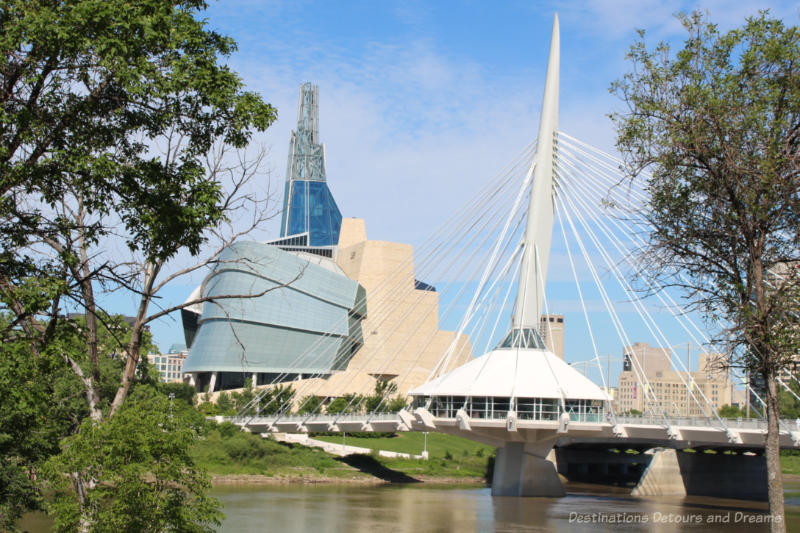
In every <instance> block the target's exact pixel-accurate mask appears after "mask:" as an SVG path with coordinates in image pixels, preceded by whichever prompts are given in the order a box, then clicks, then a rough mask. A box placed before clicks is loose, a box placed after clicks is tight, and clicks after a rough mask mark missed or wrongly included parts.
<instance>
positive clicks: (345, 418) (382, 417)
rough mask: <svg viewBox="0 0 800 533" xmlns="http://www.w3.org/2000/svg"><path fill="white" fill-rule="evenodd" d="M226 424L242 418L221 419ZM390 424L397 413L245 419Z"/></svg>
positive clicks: (250, 419) (256, 421)
mask: <svg viewBox="0 0 800 533" xmlns="http://www.w3.org/2000/svg"><path fill="white" fill-rule="evenodd" d="M223 420H225V421H228V422H233V423H237V422H243V421H245V420H243V419H242V418H239V417H235V416H227V417H223ZM368 420H369V421H370V422H384V421H386V422H391V421H394V420H399V417H398V415H397V413H376V414H352V413H348V414H315V415H283V416H281V415H279V414H274V415H258V416H250V417H247V418H246V421H247V423H248V424H271V423H274V422H276V421H277V422H287V423H298V424H299V423H303V422H335V421H338V422H367V421H368Z"/></svg>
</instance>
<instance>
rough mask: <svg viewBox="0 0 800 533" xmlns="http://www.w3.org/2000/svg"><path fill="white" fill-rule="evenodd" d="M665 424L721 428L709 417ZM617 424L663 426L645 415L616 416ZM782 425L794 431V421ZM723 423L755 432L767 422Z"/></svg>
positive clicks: (675, 419) (660, 419)
mask: <svg viewBox="0 0 800 533" xmlns="http://www.w3.org/2000/svg"><path fill="white" fill-rule="evenodd" d="M666 421H667V423H668V424H669V425H670V426H683V427H706V428H707V427H719V428H721V427H722V426H721V424H720V423H719V420H717V419H716V418H711V417H673V418H667V419H666ZM616 422H617V424H642V425H648V426H650V425H655V426H663V425H664V423H665V422H664V418H663V417H661V416H647V415H617V416H616ZM781 422H782V425H783V426H785V427H788V428H791V429H792V430H794V429H795V425H796V423H795V421H793V420H786V419H785V420H782V421H781ZM725 423H726V424H727V427H728V428H731V429H757V430H765V431H766V429H767V422H766V421H764V420H760V419H750V420H746V419H741V418H740V419H732V420H726V421H725Z"/></svg>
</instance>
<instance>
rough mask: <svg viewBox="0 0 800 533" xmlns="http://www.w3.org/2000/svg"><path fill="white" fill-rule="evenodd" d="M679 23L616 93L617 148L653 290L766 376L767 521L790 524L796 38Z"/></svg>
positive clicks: (639, 60)
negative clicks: (620, 104) (693, 314)
mask: <svg viewBox="0 0 800 533" xmlns="http://www.w3.org/2000/svg"><path fill="white" fill-rule="evenodd" d="M680 19H681V22H682V23H683V25H684V27H685V28H686V31H687V34H688V35H687V40H686V41H685V42H684V46H683V48H681V49H680V50H678V51H677V53H674V54H673V53H672V51H671V50H670V47H669V46H668V45H667V44H665V43H661V44H659V45H658V46H656V47H655V49H653V50H649V49H648V48H647V46H646V44H645V41H644V32H641V33H640V39H639V42H637V43H635V44H634V45H633V46H632V47H631V49H630V53H629V55H628V57H629V59H630V60H631V62H632V63H633V65H632V69H631V71H630V72H629V73H628V74H626V75H625V76H624V77H623V78H622V79H621V80H619V81H617V82H615V83H614V85H612V92H615V93H616V94H618V95H619V96H620V97H621V98H622V99H623V100H624V101H625V103H626V104H627V107H628V109H627V110H626V111H625V112H623V113H615V114H613V115H612V119H613V120H614V122H615V124H616V127H617V129H618V139H617V147H618V148H619V150H620V152H621V153H622V154H623V157H624V158H625V167H626V171H627V173H628V174H629V176H630V177H631V178H632V179H639V180H641V181H642V184H643V186H644V187H645V188H646V193H647V197H648V205H647V206H646V210H644V211H643V214H644V216H645V217H646V219H647V220H648V222H649V223H650V225H651V226H652V231H651V233H650V236H649V242H648V246H647V247H646V248H645V251H644V255H645V257H644V258H643V261H641V264H642V265H644V266H646V267H647V268H646V270H647V271H648V273H649V274H650V275H654V276H656V278H657V279H656V280H655V283H653V280H648V281H647V286H649V287H652V286H661V287H670V286H672V287H679V288H681V289H682V290H685V291H686V292H687V293H688V301H689V303H690V304H691V305H692V306H693V307H694V308H696V309H699V310H700V311H701V312H703V313H704V314H705V316H706V318H707V319H708V322H709V323H712V324H721V325H722V327H720V328H719V331H717V332H714V334H715V337H716V339H715V340H717V341H720V343H721V344H722V345H724V346H726V347H728V348H729V349H730V350H731V353H730V354H729V355H730V357H731V364H733V365H735V366H740V367H746V368H747V369H748V370H749V371H750V375H751V376H752V375H756V374H760V375H761V377H763V380H764V384H765V391H764V392H765V404H766V408H765V411H766V418H767V421H768V430H767V436H766V441H765V452H766V453H765V455H766V458H767V461H766V462H767V471H768V472H767V477H768V479H769V483H768V485H769V501H770V512H771V513H772V514H773V516H777V517H778V518H781V517H782V516H783V507H784V502H783V500H784V494H783V487H782V478H781V476H780V473H779V472H778V471H777V470H778V467H779V463H778V460H779V457H778V454H779V451H780V447H779V435H778V419H779V417H780V412H779V408H780V405H779V398H778V391H777V388H778V385H777V377H778V375H779V373H780V372H781V370H783V369H785V368H787V367H788V366H789V365H792V364H793V359H794V357H795V356H796V354H797V353H798V352H800V313H798V312H797V301H798V298H800V268H798V265H800V224H798V213H800V195H798V188H797V184H798V159H797V153H798V135H797V132H798V128H799V127H800V68H798V65H800V28H798V27H787V26H785V25H784V23H783V22H782V21H781V20H777V19H772V18H769V16H768V13H766V12H761V13H760V14H759V15H758V16H755V17H751V18H748V19H747V21H746V23H745V24H744V26H743V27H742V28H739V29H734V30H732V31H729V32H727V33H720V31H719V30H718V28H717V26H716V25H714V24H712V23H710V22H709V21H707V20H706V19H705V18H704V16H703V15H702V14H701V13H699V12H696V13H693V14H691V15H681V16H680ZM645 169H646V170H649V171H650V172H651V175H650V176H648V175H647V173H642V172H641V171H642V170H645ZM781 526H782V523H781ZM776 527H777V526H776ZM776 530H777V529H776Z"/></svg>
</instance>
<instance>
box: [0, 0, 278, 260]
mask: <svg viewBox="0 0 800 533" xmlns="http://www.w3.org/2000/svg"><path fill="white" fill-rule="evenodd" d="M204 7H205V4H204V2H202V1H200V0H172V1H163V0H143V1H139V2H133V3H131V2H128V1H127V0H76V1H74V2H57V3H52V2H45V1H42V0H30V1H25V2H10V3H7V5H6V6H5V7H4V8H3V17H2V19H1V20H0V23H1V24H2V32H0V35H2V38H0V49H2V51H3V54H2V57H4V58H5V60H4V61H5V64H4V68H3V72H4V73H8V74H4V77H3V82H4V86H5V87H6V92H5V93H4V95H3V97H2V100H0V102H2V105H3V107H2V122H3V124H4V128H3V129H2V135H0V182H2V184H3V186H2V190H3V192H4V193H5V192H6V191H8V190H10V189H11V190H20V191H23V190H25V191H26V192H28V193H35V194H36V195H38V196H40V198H41V200H42V202H43V203H45V204H49V205H56V204H57V203H58V202H60V201H61V200H62V198H63V194H64V193H65V192H67V191H69V192H75V193H77V194H79V195H80V196H81V197H82V198H83V199H84V200H85V202H86V208H87V210H88V212H90V213H100V214H112V213H113V214H114V215H115V216H116V217H119V219H120V220H122V222H123V225H124V227H125V228H126V230H127V232H128V236H127V237H126V239H125V240H126V244H127V246H128V247H129V248H131V249H133V250H141V251H142V252H143V253H144V255H145V256H146V257H148V258H156V257H158V258H162V259H163V258H167V257H170V256H172V255H173V254H174V253H175V252H176V251H177V249H178V248H183V247H186V248H188V250H189V251H190V252H191V253H193V254H194V253H197V251H198V248H199V246H200V245H201V244H202V242H203V240H204V239H205V238H206V237H205V229H206V228H208V227H209V225H210V224H213V223H215V222H216V221H219V220H220V219H221V217H222V216H224V214H223V212H222V210H221V209H220V206H219V205H217V201H218V199H219V195H220V188H219V184H216V183H214V182H212V181H209V180H206V179H204V172H203V168H202V165H201V161H200V159H199V158H200V156H202V155H203V154H205V153H206V152H207V151H208V150H209V149H210V148H211V146H212V144H213V143H214V141H215V140H224V142H225V143H227V144H230V145H233V146H237V147H243V146H244V145H245V144H246V143H247V141H248V139H249V131H250V129H251V128H255V129H258V130H264V129H266V127H267V126H269V124H270V123H271V122H272V121H273V120H274V119H275V116H276V114H275V110H274V109H273V108H272V107H270V106H269V105H267V104H264V103H263V102H262V101H261V99H260V98H259V97H258V96H257V95H256V94H254V93H249V92H244V91H243V90H242V82H241V80H240V78H239V77H238V76H237V75H236V74H235V73H233V72H231V71H230V70H229V69H228V68H227V67H226V66H225V65H224V61H219V59H220V58H224V57H226V56H228V55H229V54H230V53H231V52H233V51H234V50H235V43H234V42H233V41H232V40H231V39H229V38H226V37H223V36H221V35H219V34H217V33H215V32H212V31H209V30H207V29H206V27H205V25H204V24H203V23H202V22H201V21H199V20H198V19H197V18H196V16H197V15H198V14H199V12H200V11H201V10H202V9H203V8H204ZM167 134H172V135H173V136H174V138H175V139H177V138H178V136H180V137H182V138H183V142H184V146H183V147H182V150H181V151H180V153H179V154H177V157H174V159H173V158H172V157H171V158H164V159H161V158H158V157H152V156H151V155H150V154H149V153H148V150H149V146H148V143H147V140H148V139H157V138H159V137H163V136H164V135H167ZM5 198H7V197H5ZM6 207H10V206H6ZM34 209H37V208H34ZM39 213H40V211H38V209H37V210H35V211H33V212H32V213H30V215H28V214H25V215H24V216H20V217H17V220H16V221H17V222H19V223H20V225H19V228H18V229H17V230H16V231H10V228H3V229H4V230H6V231H2V232H0V234H1V235H2V236H3V237H7V238H10V239H12V241H11V242H14V243H16V244H21V243H24V242H26V241H27V240H28V239H29V238H30V233H29V231H30V230H32V229H33V230H36V231H38V230H40V229H41V226H40V224H41V223H42V222H43V221H45V220H47V218H46V217H45V218H44V219H42V218H37V217H36V215H37V214H39ZM59 222H60V223H68V221H67V220H61V221H59ZM91 231H92V238H94V239H96V238H98V237H99V236H100V235H102V234H105V233H106V227H105V226H102V225H97V226H95V227H93V228H91ZM3 244H6V243H3ZM0 248H2V249H5V250H10V249H13V248H12V247H8V246H2V247H0Z"/></svg>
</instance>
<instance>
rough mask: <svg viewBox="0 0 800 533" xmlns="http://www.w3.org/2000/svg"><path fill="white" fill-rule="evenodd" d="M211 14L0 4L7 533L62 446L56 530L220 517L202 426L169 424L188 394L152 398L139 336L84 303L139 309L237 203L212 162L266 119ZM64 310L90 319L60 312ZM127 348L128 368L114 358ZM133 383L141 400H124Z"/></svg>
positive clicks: (0, 366) (195, 524) (147, 345)
mask: <svg viewBox="0 0 800 533" xmlns="http://www.w3.org/2000/svg"><path fill="white" fill-rule="evenodd" d="M204 9H205V2H204V1H203V0H138V1H135V2H129V1H128V0H72V1H69V2H52V1H47V0H24V1H22V0H11V1H7V2H3V4H2V6H1V7H0V50H2V54H0V57H1V58H2V59H0V62H2V68H0V85H2V87H3V90H2V91H0V125H1V126H0V309H3V310H8V312H9V313H10V316H9V317H5V316H4V317H2V319H1V320H0V397H2V398H3V399H2V401H0V422H1V423H2V425H0V487H2V488H0V493H1V494H0V528H5V527H7V526H8V524H9V523H10V522H12V521H13V520H14V517H15V516H17V515H18V514H19V512H21V511H22V510H23V509H25V508H32V507H35V506H36V505H38V503H39V498H38V496H37V494H38V492H37V489H40V488H41V486H40V485H38V484H35V483H33V480H32V478H33V476H31V475H29V474H30V473H31V472H33V471H36V470H38V469H40V468H41V464H42V463H43V462H44V461H45V460H46V459H47V458H48V457H49V456H52V455H53V454H54V453H56V452H58V450H61V451H60V453H58V455H56V456H55V457H51V458H50V460H49V461H48V463H47V464H48V467H47V468H46V469H44V470H47V471H48V472H49V475H48V477H49V479H50V482H51V483H52V484H53V490H54V491H55V495H56V496H55V498H56V499H55V502H54V505H53V506H52V507H51V509H52V510H53V512H55V513H56V520H57V523H58V528H59V529H60V530H72V529H73V528H75V527H77V526H79V525H80V526H81V528H83V529H87V530H91V531H111V530H121V531H155V530H159V531H162V530H176V531H198V530H207V529H209V528H210V527H211V526H213V525H214V524H215V523H216V520H217V518H218V514H217V513H216V510H215V509H216V507H215V504H214V503H213V502H212V501H211V500H209V499H208V498H207V497H205V496H204V494H205V490H206V489H207V485H208V484H207V482H206V481H205V480H204V478H203V476H202V475H200V474H199V473H198V471H197V469H196V468H195V467H194V465H193V464H192V463H191V461H190V458H188V456H187V455H186V447H187V446H189V444H190V443H191V442H192V441H193V440H194V436H195V433H194V429H192V428H193V427H195V426H196V427H200V426H202V421H201V423H200V425H199V426H198V425H196V424H195V423H194V422H192V423H191V424H190V423H189V421H188V418H185V417H184V416H183V415H179V414H178V413H181V412H183V411H184V410H185V409H190V407H189V405H188V404H189V402H190V401H191V397H190V396H189V394H188V391H186V390H185V389H184V390H181V389H180V388H178V387H175V388H173V389H169V388H166V389H165V388H162V387H160V386H157V385H156V383H155V375H154V374H153V373H152V372H151V369H150V367H149V366H148V365H147V364H146V363H145V362H143V361H142V358H140V357H139V355H140V353H141V352H144V353H147V351H149V350H152V349H154V348H155V347H154V346H153V345H152V339H151V338H150V336H149V333H148V332H147V331H145V330H137V331H134V332H131V331H130V328H129V327H128V326H127V324H125V323H124V322H123V321H122V319H121V317H118V316H111V315H107V314H104V313H103V312H102V311H101V310H99V309H98V306H97V304H96V300H97V301H100V300H101V298H100V297H99V296H100V293H101V292H105V293H108V292H117V291H123V292H126V291H130V290H131V289H133V290H135V291H137V295H140V296H141V307H140V311H141V314H142V316H140V319H142V320H144V319H145V318H146V317H147V316H148V315H147V313H148V312H149V311H148V305H149V304H150V303H151V302H152V299H153V298H154V297H156V296H155V293H156V292H157V290H158V287H160V285H159V282H160V281H161V280H159V279H158V276H159V273H160V272H161V271H162V267H164V263H165V262H166V261H168V260H169V259H171V258H174V257H175V256H176V255H177V254H178V253H179V252H180V251H186V252H188V253H189V254H190V255H193V256H194V255H197V254H198V253H199V252H200V250H201V247H202V246H203V245H204V243H206V241H207V240H208V238H209V236H210V235H211V233H212V232H213V230H214V229H215V228H217V227H218V226H219V224H220V223H223V222H226V221H227V220H229V216H230V206H231V205H232V204H236V205H240V204H237V202H230V201H229V199H228V198H226V197H225V194H226V191H225V190H224V187H223V183H222V181H221V179H222V178H221V176H220V175H218V174H216V173H215V172H214V169H213V168H209V166H208V162H207V160H206V155H207V154H209V152H210V151H211V150H212V148H213V149H214V153H222V152H225V151H226V150H231V149H237V148H244V147H245V146H246V145H247V143H248V141H249V139H250V137H251V135H252V133H253V132H254V131H263V130H265V129H266V128H267V127H268V126H269V125H270V124H271V123H272V122H273V121H274V120H275V118H276V112H275V109H274V108H272V107H271V106H270V105H268V104H266V103H264V102H263V101H262V100H261V98H260V97H259V96H257V95H256V94H254V93H252V92H247V91H246V90H245V89H244V87H243V84H242V81H241V79H240V78H239V76H238V75H237V74H236V73H235V72H233V71H231V70H230V68H229V67H228V66H227V62H228V57H229V56H230V54H231V53H232V52H233V51H234V50H235V43H234V42H233V41H232V40H231V39H229V38H227V37H225V36H222V35H220V34H218V33H216V32H214V31H212V30H210V29H209V28H208V26H207V25H206V23H205V22H204V21H203V20H202V15H201V12H202V11H203V10H204ZM163 146H168V147H169V148H168V153H156V151H157V150H158V148H157V147H163ZM112 250H113V252H112ZM141 265H144V266H141ZM154 287H155V288H154ZM151 290H152V292H148V291H151ZM95 291H98V294H97V296H98V297H96V295H95ZM139 291H143V292H139ZM65 301H66V302H69V308H70V309H76V308H77V309H85V310H86V312H87V313H88V317H89V320H88V321H87V320H86V318H83V317H81V318H78V319H74V320H68V319H66V318H65V317H64V316H63V315H64V314H65V305H64V302H65ZM95 316H96V317H97V319H98V328H97V331H96V333H97V339H96V340H97V353H95V351H94V350H93V348H94V343H93V332H94V328H93V327H92V322H93V320H94V318H93V317H95ZM142 320H140V321H139V322H138V326H137V327H139V328H141V327H142V323H143V322H142ZM127 351H130V353H129V354H127V355H129V356H130V358H129V359H128V360H129V361H131V362H134V361H139V364H138V365H133V364H130V365H125V366H123V362H122V357H111V354H117V355H123V354H124V353H125V352H127ZM123 368H124V369H125V373H124V374H123ZM134 371H135V372H134ZM131 383H132V384H133V385H132V387H130V388H129V385H130V384H131ZM156 387H158V390H160V391H162V392H164V394H159V393H158V392H156ZM129 390H132V391H133V394H134V396H136V397H137V398H138V399H136V400H135V401H133V402H132V404H131V405H125V403H124V400H125V398H126V396H127V394H128V393H129ZM146 391H149V393H148V394H150V395H151V396H148V397H144V396H142V395H143V394H145V392H146ZM170 393H172V394H175V397H176V399H180V401H173V402H169V400H168V398H167V395H168V394H170ZM184 400H185V401H184ZM170 406H171V407H172V410H173V412H174V413H175V415H174V418H167V419H165V418H164V417H166V416H168V415H167V414H166V413H169V411H170V409H169V407H170ZM90 407H91V409H90ZM114 412H116V413H117V414H116V415H114V416H112V414H113V413H114ZM89 415H91V416H92V417H93V419H94V420H93V421H92V422H88V421H87V420H86V417H87V416H89ZM75 432H77V434H74V435H73V433H75ZM59 440H61V442H60V443H59ZM59 444H60V446H59ZM70 473H72V474H75V475H76V477H75V478H73V479H74V480H75V481H76V483H78V485H80V486H79V487H78V488H82V489H86V493H85V495H84V493H83V492H81V491H78V492H75V490H74V488H70V487H69V478H67V477H65V476H67V475H69V474H70ZM93 480H96V482H97V483H98V484H97V485H96V486H94V485H93V484H94V483H95V481H93ZM78 496H80V498H78ZM84 496H85V497H84ZM76 498H77V499H76Z"/></svg>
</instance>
